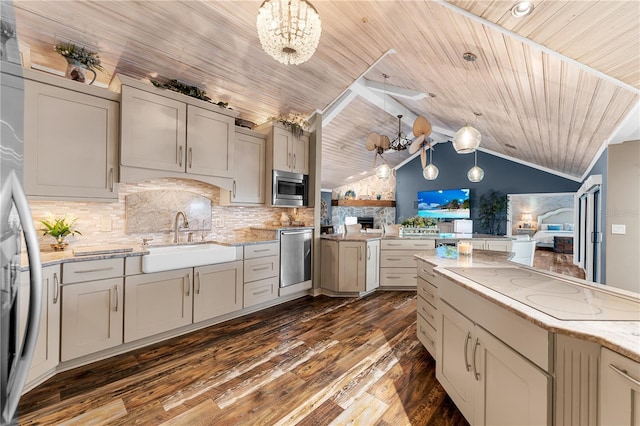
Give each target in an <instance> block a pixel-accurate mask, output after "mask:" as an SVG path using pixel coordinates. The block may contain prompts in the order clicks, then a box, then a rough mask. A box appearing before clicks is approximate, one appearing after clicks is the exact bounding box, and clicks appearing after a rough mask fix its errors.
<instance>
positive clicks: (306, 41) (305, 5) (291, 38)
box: [256, 0, 322, 65]
mask: <svg viewBox="0 0 640 426" xmlns="http://www.w3.org/2000/svg"><path fill="white" fill-rule="evenodd" d="M256 27H257V28H258V37H259V38H260V44H262V49H264V51H265V52H267V53H268V54H269V55H270V56H271V57H272V58H274V59H275V60H277V61H278V62H281V63H283V64H285V65H289V64H292V65H299V64H301V63H303V62H306V61H307V60H309V58H311V56H313V54H314V53H315V51H316V47H318V42H319V41H320V34H321V33H322V26H321V23H320V15H318V12H317V11H316V9H315V8H314V7H313V6H312V5H311V3H309V2H307V1H305V0H265V1H264V3H262V5H261V6H260V9H259V11H258V18H257V21H256Z"/></svg>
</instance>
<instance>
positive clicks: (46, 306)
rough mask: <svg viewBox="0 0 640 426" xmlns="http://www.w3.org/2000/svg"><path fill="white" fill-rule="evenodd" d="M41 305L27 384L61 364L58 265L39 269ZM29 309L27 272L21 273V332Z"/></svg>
mask: <svg viewBox="0 0 640 426" xmlns="http://www.w3.org/2000/svg"><path fill="white" fill-rule="evenodd" d="M42 290H43V293H42V305H41V308H40V328H39V330H38V340H37V342H36V347H35V351H34V353H33V358H32V360H31V367H30V368H29V375H28V376H27V383H30V382H32V381H33V380H35V379H37V378H38V377H40V376H42V375H44V374H46V373H47V372H49V371H52V370H53V369H54V368H55V367H56V365H58V362H60V305H61V300H62V297H61V291H60V266H58V265H55V266H47V267H44V268H42ZM28 306H29V272H28V271H26V272H21V274H20V330H21V335H22V333H24V329H25V326H26V322H27V310H28Z"/></svg>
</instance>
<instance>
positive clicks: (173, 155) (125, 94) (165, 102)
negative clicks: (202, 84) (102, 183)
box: [112, 76, 237, 189]
mask: <svg viewBox="0 0 640 426" xmlns="http://www.w3.org/2000/svg"><path fill="white" fill-rule="evenodd" d="M112 88H113V89H114V90H119V91H120V92H121V93H122V125H121V134H122V142H121V156H120V162H121V165H122V167H121V176H122V180H123V181H129V180H133V181H136V180H140V179H145V178H149V177H185V178H191V179H198V180H202V181H205V182H208V183H211V184H214V185H217V186H220V187H222V188H225V189H231V183H232V179H233V177H234V161H235V117H236V116H237V113H236V112H234V111H231V110H226V109H223V108H220V107H218V106H217V105H214V104H209V103H207V102H204V101H200V100H198V99H195V98H190V97H188V96H185V95H182V94H179V93H176V92H172V91H170V90H162V89H158V88H155V87H151V86H149V85H146V84H144V83H142V82H139V81H136V80H134V79H131V78H128V77H124V76H117V78H115V79H114V82H113V83H112Z"/></svg>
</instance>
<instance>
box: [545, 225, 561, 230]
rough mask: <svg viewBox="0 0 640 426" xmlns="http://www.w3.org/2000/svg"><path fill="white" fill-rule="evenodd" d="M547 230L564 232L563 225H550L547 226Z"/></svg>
mask: <svg viewBox="0 0 640 426" xmlns="http://www.w3.org/2000/svg"><path fill="white" fill-rule="evenodd" d="M547 229H548V230H549V231H562V225H559V224H558V225H554V224H549V225H547Z"/></svg>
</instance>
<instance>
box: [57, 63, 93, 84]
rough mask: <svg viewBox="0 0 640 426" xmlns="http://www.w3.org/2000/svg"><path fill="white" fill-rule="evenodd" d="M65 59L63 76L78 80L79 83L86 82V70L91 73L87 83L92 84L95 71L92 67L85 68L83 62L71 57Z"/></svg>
mask: <svg viewBox="0 0 640 426" xmlns="http://www.w3.org/2000/svg"><path fill="white" fill-rule="evenodd" d="M65 59H66V60H67V71H66V72H65V73H64V76H65V77H67V78H68V79H71V80H74V81H79V82H80V83H86V82H87V71H89V72H90V73H93V77H92V79H91V81H90V82H89V83H88V84H93V82H94V81H96V76H97V74H96V72H95V71H94V70H92V69H89V68H87V67H86V66H85V65H84V64H81V63H80V62H78V61H75V60H73V59H69V58H65Z"/></svg>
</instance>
